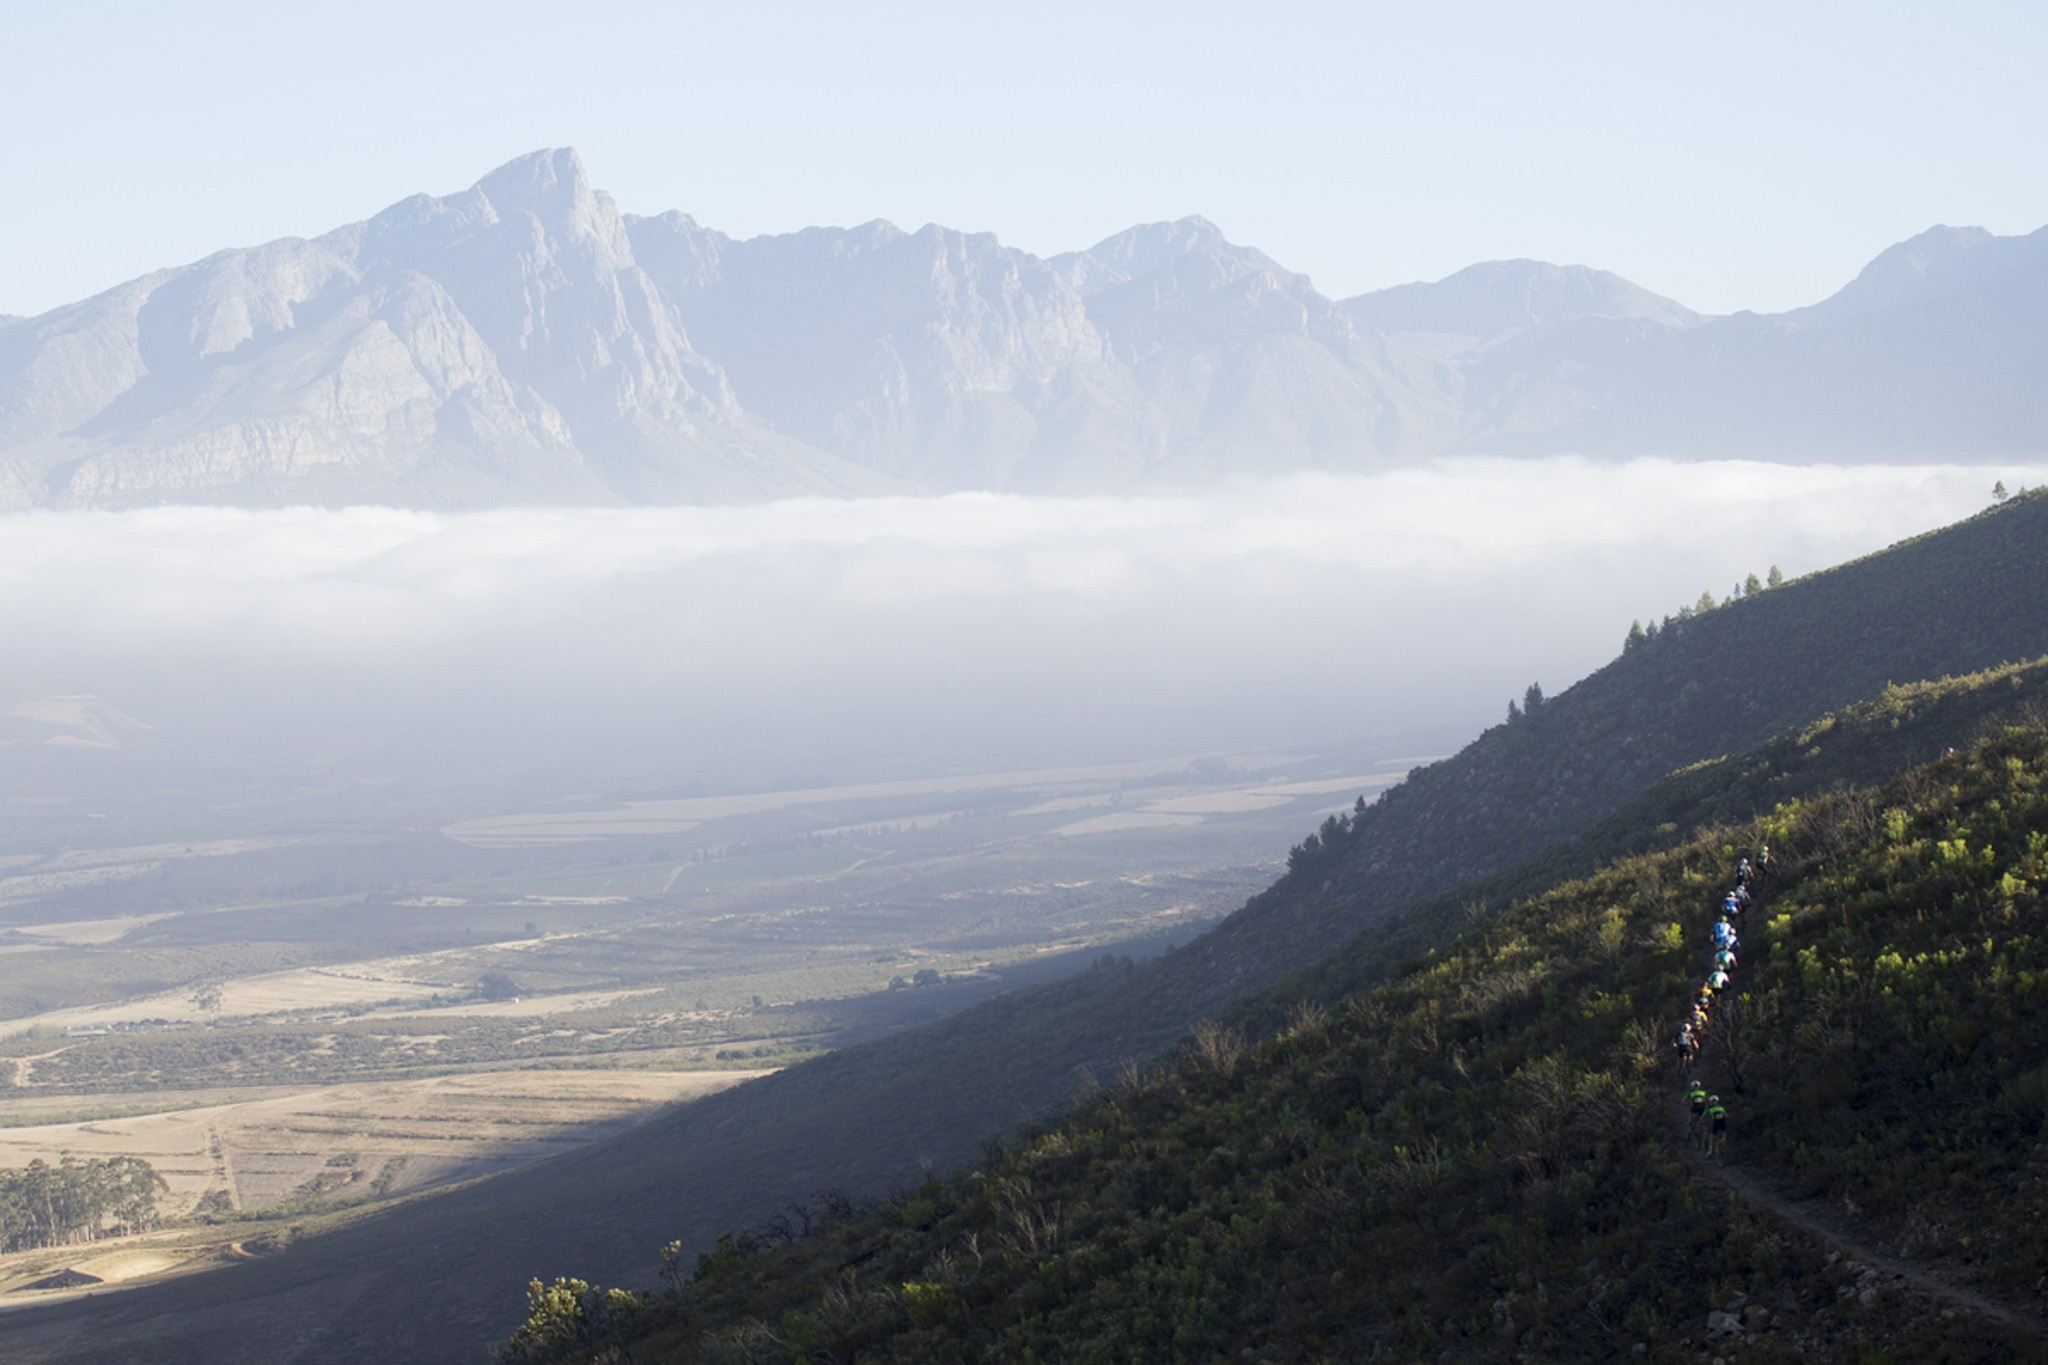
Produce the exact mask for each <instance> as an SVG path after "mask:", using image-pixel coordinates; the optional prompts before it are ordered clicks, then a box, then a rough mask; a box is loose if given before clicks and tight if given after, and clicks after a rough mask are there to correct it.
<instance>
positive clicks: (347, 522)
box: [0, 458, 2041, 820]
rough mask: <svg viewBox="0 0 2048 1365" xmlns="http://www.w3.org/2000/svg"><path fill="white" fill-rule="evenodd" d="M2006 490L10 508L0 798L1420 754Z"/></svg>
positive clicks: (1501, 484) (1355, 492)
mask: <svg viewBox="0 0 2048 1365" xmlns="http://www.w3.org/2000/svg"><path fill="white" fill-rule="evenodd" d="M2040 476H2041V475H2040V471H2039V470H2030V469H2029V468H2027V467H2026V466H2022V465H1999V466H1971V465H1961V466H1901V465H1880V466H1840V465H1808V466H1773V465H1762V464H1754V463H1744V462H1695V463H1675V462H1670V461H1663V460H1636V461H1631V462H1627V463H1621V464H1610V463H1602V462H1594V461H1587V460H1581V459H1574V458H1552V459H1542V460H1519V461H1518V460H1487V459H1452V460H1446V461H1442V462H1439V463H1436V464H1433V465H1431V466H1429V467H1427V468H1418V469H1407V470H1399V471H1393V472H1389V473H1385V474H1380V475H1367V476H1329V475H1303V476H1296V477H1293V478H1283V479H1273V480H1264V481H1245V482H1241V483H1237V484H1233V485H1230V486H1228V487H1225V488H1222V489H1219V490H1218V491H1216V492H1214V493H1211V494H1207V495H1197V496H1185V497H1161V498H1108V497H1097V498H1075V499H1055V498H1034V497H1026V496H1021V495H1011V494H988V493H962V494H954V495H950V496H945V497H936V498H879V499H865V500H830V499H799V500H793V501H783V502H774V503H766V504H759V505H754V506H746V507H718V508H706V507H679V508H641V509H573V508H556V509H540V508H530V509H501V510H495V511H487V512H474V513H431V512H417V511H405V510H396V509H390V508H363V507H359V508H348V509H341V510H331V511H330V510H314V509H304V508H298V509H282V510H277V511H247V510H237V509H224V508H206V507H176V508H157V509H147V510H135V511H128V512H73V513H53V512H24V513H15V514H10V515H8V516H7V517H6V518H5V519H4V520H0V630H4V632H5V634H6V636H7V638H8V639H9V641H10V642H11V645H12V647H11V648H10V649H9V650H8V652H7V654H6V656H5V660H4V663H0V670H4V671H0V683H4V692H0V697H4V700H5V702H6V704H7V706H8V707H9V708H11V709H10V710H9V711H8V712H7V719H6V727H7V728H6V730H5V735H6V744H7V748H6V749H5V750H4V751H0V752H5V753H7V754H9V755H10V757H9V758H8V759H7V761H6V768H5V771H6V774H7V776H6V781H7V783H8V786H9V789H10V799H11V800H13V801H15V802H16V803H17V805H16V809H17V811H23V810H25V809H27V808H24V807H22V806H21V805H19V803H20V802H21V801H23V800H26V799H33V800H34V801H35V802H36V803H38V804H37V806H36V807H35V809H36V810H37V811H39V812H41V813H42V815H45V816H54V815H56V814H57V813H58V812H59V811H64V810H69V811H71V813H72V814H73V815H82V814H84V812H83V811H82V810H80V809H79V808H78V807H79V804H80V803H81V802H83V803H84V804H94V803H95V802H96V803H97V805H95V812H96V813H99V814H106V813H107V812H105V811H102V810H99V807H100V806H105V805H107V804H108V803H109V802H110V801H111V802H114V803H115V804H116V805H118V804H120V803H121V801H123V800H133V799H146V800H148V801H150V802H154V801H155V800H156V799H158V798H159V797H160V796H161V794H162V792H163V791H165V790H166V789H172V790H186V789H188V788H190V787H191V786H192V785H193V784H195V783H196V784H198V786H199V787H200V788H201V789H204V788H206V787H208V786H210V785H212V784H216V783H218V784H225V785H227V786H232V787H235V788H238V789H241V790H244V791H249V790H258V789H261V790H268V791H273V792H276V793H279V794H283V793H290V792H294V791H314V790H318V791H323V792H333V793H335V794H336V795H337V799H341V800H344V801H348V800H353V799H355V798H354V797H352V796H350V793H356V794H358V795H360V794H361V793H362V792H364V791H365V790H374V791H375V792H376V793H377V799H379V800H388V799H394V798H396V797H398V796H400V795H403V796H405V797H406V798H407V799H410V798H411V797H414V796H422V795H425V794H428V793H432V794H434V796H435V800H436V801H438V802H450V803H453V804H452V806H438V807H437V809H441V810H442V811H443V813H445V814H455V813H464V812H467V811H468V810H470V809H473V808H490V807H493V806H495V805H499V804H502V803H503V802H505V801H508V800H510V801H514V802H530V801H534V800H542V801H553V800H559V799H562V798H565V797H569V796H572V795H577V796H582V797H584V798H585V799H588V798H590V797H592V796H602V795H610V796H618V795H621V794H640V795H646V794H664V795H666V794H705V793H716V792H727V791H745V790H759V789H763V788H768V787H791V786H813V787H814V786H825V785H832V784H835V783H846V782H856V781H868V780H874V779H881V778H890V779H894V778H905V777H928V776H938V775H948V774H959V773H973V772H989V771H1003V770H1014V769H1028V768H1040V767H1046V766H1050V765H1071V764H1090V763H1113V762H1128V761H1131V760H1138V759H1154V758H1161V757H1169V756H1173V755H1196V754H1214V753H1225V752H1230V751H1235V750H1250V749H1266V748H1285V747H1288V746H1301V745H1328V744H1335V743H1367V744H1376V743H1381V742H1385V743H1389V744H1393V745H1394V748H1395V749H1397V750H1402V749H1403V740H1404V737H1413V738H1414V741H1415V743H1419V744H1420V745H1421V747H1420V748H1419V749H1416V748H1415V744H1414V743H1410V744H1407V746H1406V750H1414V751H1415V752H1430V753H1434V752H1442V751H1447V750H1448V748H1453V747H1456V744H1457V743H1458V742H1461V741H1462V740H1463V739H1464V738H1466V737H1468V736H1469V735H1470V734H1472V733H1475V732H1476V731H1477V730H1478V729H1480V728H1482V727H1483V726H1485V725H1489V724H1492V723H1495V722H1497V721H1498V720H1499V719H1500V718H1501V715H1502V711H1503V708H1504V704H1505V702H1506V700H1507V699H1508V698H1510V697H1518V696H1519V695H1520V694H1521V692H1522V690H1523V689H1524V688H1525V687H1526V686H1527V685H1528V684H1529V683H1530V682H1531V681H1538V682H1541V683H1542V684H1543V685H1544V686H1545V687H1546V688H1548V689H1550V690H1551V691H1557V690H1560V689H1561V688H1562V687H1563V686H1565V685H1566V684H1568V683H1570V682H1571V681H1573V680H1575V679H1576V678H1578V677H1580V676H1582V675H1583V674H1585V673H1586V672H1588V671H1590V670H1591V669H1593V668H1595V667H1597V666H1599V665H1600V664H1602V663H1604V662H1606V660H1608V659H1609V658H1611V657H1612V656H1613V655H1614V654H1615V653H1616V652H1617V651H1618V649H1619V646H1620V643H1621V637H1622V635H1623V634H1624V633H1625V632H1626V630H1627V628H1628V625H1629V623H1630V621H1631V620H1633V619H1642V620H1644V621H1646V622H1647V621H1654V620H1656V619H1658V618H1660V617H1662V616H1666V615H1670V614H1672V613H1674V612H1676V611H1677V610H1678V608H1679V607H1681V606H1689V605H1691V604H1692V603H1693V602H1694V601H1695V600H1696V599H1697V598H1698V596H1699V595H1700V593H1701V592H1702V591H1703V590H1704V591H1709V592H1711V593H1713V594H1714V595H1715V596H1716V598H1717V599H1718V598H1721V597H1725V596H1726V595H1728V594H1729V593H1730V592H1731V590H1732V589H1733V588H1734V587H1735V586H1736V585H1737V584H1739V583H1740V582H1741V581H1742V580H1743V579H1744V578H1745V576H1746V575H1748V574H1752V573H1754V574H1758V575H1762V574H1764V573H1766V572H1767V571H1768V569H1769V568H1771V567H1772V566H1773V565H1775V566H1778V567H1780V568H1781V569H1782V570H1783V572H1784V573H1786V574H1787V575H1797V574H1799V573H1802V572H1805V571H1808V570H1810V569H1812V568H1816V567H1821V566H1825V565H1827V564H1831V563H1835V562H1838V561H1840V560H1843V559H1846V558H1850V557H1853V556H1854V555H1857V554H1861V553H1865V552H1867V551H1870V550H1873V549H1877V548H1880V547H1882V546H1883V545H1884V544H1887V543H1889V542H1890V541H1893V540H1896V539H1898V538H1900V537H1903V536H1906V535H1911V534H1916V533H1918V532H1920V531H1923V530H1926V529H1929V528H1931V527H1933V526H1935V525H1937V524H1940V523H1942V522H1944V521H1947V520H1951V519H1953V518H1955V517H1956V516H1959V515H1963V514H1965V513H1967V512H1969V511H1971V510H1974V509H1975V508H1977V507H1979V506H1982V505H1983V504H1985V503H1986V502H1988V501H1989V490H1990V487H1991V485H1992V483H1993V482H1994V481H1997V480H1999V479H2003V480H2004V481H2005V482H2006V483H2007V484H2008V485H2011V486H2014V487H2017V486H2019V485H2021V484H2022V483H2025V482H2028V481H2038V480H2039V478H2040ZM66 698H69V699H74V700H72V701H70V702H65V701H64V700H62V699H66ZM52 699H57V700H52ZM78 699H84V700H78ZM115 716H117V717H122V718H126V719H125V720H122V719H115V720H109V719H108V717H115ZM1406 750H1403V751H1406ZM1386 752H1393V750H1387V751H1386ZM138 780H140V781H141V786H140V787H138V788H137V789H136V791H135V792H133V793H130V794H129V796H127V797H123V796H121V795H120V793H121V792H122V790H123V788H124V784H126V783H129V782H133V781H138ZM364 783H372V784H374V786H373V787H372V788H369V789H366V788H364V787H363V784H364ZM88 793H91V794H93V796H92V801H86V794H88ZM143 793H148V794H149V795H148V796H147V797H146V798H144V797H143V796H142V794H143ZM52 801H56V802H58V804H57V805H56V806H50V805H48V804H47V803H49V802H52ZM352 809H357V812H358V813H361V811H360V809H359V808H352ZM188 814H189V812H188ZM248 818H251V819H259V820H260V819H261V818H263V817H262V816H261V815H260V814H255V813H252V814H251V815H250V816H249V817H248Z"/></svg>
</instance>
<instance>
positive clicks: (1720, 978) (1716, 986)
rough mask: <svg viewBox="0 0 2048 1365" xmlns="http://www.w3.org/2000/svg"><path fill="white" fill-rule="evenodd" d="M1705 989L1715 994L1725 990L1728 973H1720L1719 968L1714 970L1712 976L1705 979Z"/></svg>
mask: <svg viewBox="0 0 2048 1365" xmlns="http://www.w3.org/2000/svg"><path fill="white" fill-rule="evenodd" d="M1707 989H1709V990H1711V991H1715V992H1717V993H1718V992H1720V991H1725V990H1727V989H1728V973H1726V972H1724V971H1722V970H1721V969H1720V968H1719V967H1716V968H1714V974H1713V975H1712V976H1710V977H1708V978H1707Z"/></svg>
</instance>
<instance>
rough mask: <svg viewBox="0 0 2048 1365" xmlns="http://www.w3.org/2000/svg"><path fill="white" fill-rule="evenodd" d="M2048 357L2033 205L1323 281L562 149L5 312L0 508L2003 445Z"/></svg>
mask: <svg viewBox="0 0 2048 1365" xmlns="http://www.w3.org/2000/svg"><path fill="white" fill-rule="evenodd" d="M2044 358H2048V229H2043V230H2042V231H2039V232H2035V233H2033V234H2030V235H2027V236H2023V237H1998V236H1994V235H1992V234H1990V233H1988V232H1985V231H1984V230H1982V229H1980V228H1947V227H1937V228H1934V229H1931V230H1929V231H1928V232H1925V233H1923V234H1921V235H1920V236H1918V237H1915V238H1913V239H1911V240H1910V241H1907V242H1903V243H1900V244H1899V245H1897V246H1895V247H1892V248H1891V249H1890V250H1888V251H1886V252H1884V253H1883V254H1882V255H1880V256H1879V257H1878V258H1877V259H1876V260H1874V261H1872V262H1871V264H1870V265H1869V266H1868V267H1867V268H1865V269H1864V271H1863V272H1862V273H1861V274H1859V275H1858V276H1857V277H1856V279H1855V280H1853V281H1851V282H1850V283H1849V284H1848V285H1846V286H1845V287H1844V288H1843V289H1841V290H1840V291H1839V292H1837V293H1836V294H1834V295H1833V296H1832V297H1830V298H1828V299H1826V300H1824V301H1822V302H1820V303H1817V304H1814V305H1813V306H1811V307H1807V308H1801V309H1795V310H1793V311H1791V312H1788V313H1782V314H1776V315H1768V316H1766V315H1758V314H1753V313H1738V314H1735V315H1733V316H1729V317H1718V318H1712V317H1703V316H1701V315H1699V314H1697V313H1694V312H1693V311H1691V310H1690V309H1687V308H1685V307H1684V306H1683V305H1681V304H1678V303H1676V302H1673V301H1672V300H1670V299H1666V298H1662V297H1660V296H1658V295H1656V294H1653V293H1651V292H1649V291H1647V290H1644V289H1642V288H1639V287H1638V286H1636V285H1633V284H1631V283H1630V282H1628V281H1627V280H1624V279H1622V278H1620V277H1619V276H1616V275H1613V274H1610V273H1607V272H1604V271H1598V270H1593V269H1589V268H1587V267H1584V266H1556V265H1550V264H1546V263H1543V262H1538V261H1495V262H1488V263H1485V264H1481V265H1475V266H1472V267H1470V268H1468V269H1466V270H1462V271H1459V272H1458V273H1457V274H1454V275H1452V276H1450V277H1449V278H1447V279H1444V280H1441V281H1438V282H1436V283H1432V284H1411V285H1403V286H1400V287H1398V288H1393V289H1386V290H1380V291H1378V292H1375V293H1369V294H1364V295H1361V296H1359V297H1356V298H1352V299H1345V300H1335V299H1331V298H1328V297H1326V296H1324V295H1323V294H1321V293H1319V292H1318V291H1317V290H1316V289H1315V288H1314V286H1313V285H1312V283H1311V282H1310V281H1309V279H1308V278H1307V277H1306V276H1304V275H1300V274H1296V273H1294V272H1292V271H1289V270H1287V269H1286V268H1285V267H1283V266H1281V265H1280V264H1279V263H1277V262H1275V261H1274V260H1272V259H1271V258H1270V257H1268V256H1266V255H1265V254H1264V253H1262V252H1260V251H1257V250H1255V249H1252V248H1250V247H1244V246H1239V245H1236V244H1233V243H1231V242H1230V241H1228V240H1227V239H1226V238H1225V237H1224V236H1223V234H1222V232H1221V231H1220V230H1219V229H1217V227H1216V226H1215V225H1214V224H1211V223H1209V222H1207V221H1206V220H1204V219H1201V218H1185V219H1181V220H1180V221H1178V222H1171V223H1153V224H1147V225H1144V226H1140V227H1134V228H1131V229H1130V230H1128V231H1126V232H1123V233H1120V234H1118V235H1116V236H1114V237H1111V238H1109V239H1108V240H1106V241H1103V242H1101V243H1098V244H1097V245H1095V246H1094V247H1091V248H1089V249H1088V250H1086V251H1079V252H1071V253H1067V254H1064V255H1058V256H1053V257H1050V258H1041V257H1038V256H1034V255H1032V254H1030V253H1028V252H1024V251H1020V250H1017V249H1015V248H1012V247H1006V246H1004V245H1003V244H1002V243H1000V242H999V241H998V240H997V239H996V238H995V237H993V236H991V235H989V234H986V233H965V232H958V231H954V230H952V229H948V228H943V227H938V226H926V227H924V228H921V229H919V230H918V231H916V232H905V231H903V230H902V229H900V228H897V227H895V226H893V225H892V224H889V223H886V222H879V221H878V222H873V223H868V224H865V225H863V226H860V227H854V228H807V229H805V230H803V231H801V232H796V233H790V234H784V235H774V236H762V237H755V238H751V239H748V240H736V239H734V238H731V237H728V236H726V235H725V234H723V233H720V232H717V231H715V230H713V229H710V228H706V227H703V226H701V225H699V224H698V223H697V222H696V221H695V220H694V219H692V218H691V217H689V216H688V215H686V214H682V213H677V212H671V213H664V214H661V215H659V216H656V217H638V216H635V215H631V214H625V213H622V212H620V210H619V209H618V207H617V206H616V205H615V204H614V203H613V201H612V200H611V198H610V197H609V196H607V195H605V194H604V193H602V192H601V191H598V190H596V189H593V188H592V186H591V184H590V181H589V178H588V176H587V175H586V173H585V170H584V167H583V165H582V162H581V160H580V159H579V158H578V157H577V155H576V153H575V152H573V151H571V150H566V149H564V150H554V151H545V152H537V153H534V154H532V155H529V156H526V157H522V158H520V159H518V160H516V161H513V162H511V163H509V164H508V165H506V166H503V167H501V168H499V169H498V170H496V171H493V172H492V173H491V174H489V175H487V176H485V177H484V178H483V179H482V180H480V181H478V182H477V183H476V185H474V186H473V187H471V188H470V189H469V190H467V191H464V192H463V193H460V194H456V195H451V196H448V197H446V198H438V199H437V198H433V197H430V196H427V195H415V196H414V197H412V198H410V199H406V200H404V201H402V202H400V203H398V204H395V205H393V206H392V207H390V208H388V209H386V210H384V211H383V212H382V213H379V214H377V215H376V216H375V217H373V218H371V219H369V220H368V221H366V222H362V223H356V224H351V225H349V226H346V227H342V228H337V229H336V230H334V231H332V232H329V233H327V234H325V235H323V236H320V237H316V238H313V239H310V240H301V239H296V238H287V239H283V240H280V241H276V242H271V243H268V244H266V245H263V246H259V247H253V248H247V249H236V250H229V251H223V252H220V253H218V254H216V255H213V256H210V257H208V258H207V259H205V260H203V261H199V262H196V263H194V264H191V265H187V266H182V267H176V268H171V269H165V270H160V271H156V272H154V273H152V274H149V275H145V276H143V277H142V278H140V279H136V280H131V281H129V282H127V283H125V284H122V285H119V286H117V287H115V288H113V289H110V290H108V291H106V292H105V293H102V294H99V295H97V296H95V297H93V298H90V299H86V300H83V301H81V302H78V303H74V304H70V305H67V306H65V307H61V308H57V309H55V310H52V311H51V312H48V313H45V314H43V315H41V316H39V317H32V318H0V508H9V507H16V508H18V507H31V506H48V507H121V506H135V505H146V504H154V503H165V502H222V503H233V504H244V505H253V506H265V505H279V504H285V503H306V502H311V503H323V504H345V503H359V502H386V503H395V504H399V505H406V506H419V507H437V508H462V507H479V506H493V505H506V504H532V503H541V504H596V505H607V504H635V503H676V502H703V503H715V502H746V501H755V500H761V499H767V498H774V497H779V496H789V495H798V494H821V495H828V496H847V495H862V494H880V493H892V492H895V493H931V492H949V491H956V490H964V489H993V490H1006V491H1018V492H1036V493H1062V494H1091V493H1108V492H1124V491H1169V490H1177V489H1188V488H1196V487H1202V486H1206V485H1209V484H1212V483H1214V482H1215V481H1217V480H1220V479H1228V478H1231V477H1242V476H1256V475H1264V474H1274V473H1285V472H1291V471H1298V470H1309V469H1324V470H1349V471H1361V470H1373V469H1381V468H1386V467H1389V466H1394V465H1402V464H1409V463H1415V462H1419V461H1424V460H1427V459H1429V458H1431V457H1434V456H1439V455H1445V454H1506V455H1532V456H1533V455H1544V454H1554V453H1580V454H1586V455H1593V456H1599V457H1624V456H1633V455H1646V454H1649V455H1666V456H1674V457H1679V458H1707V457H1758V458H1770V459H1779V460H1790V461H1801V460H1833V459H1859V460H1870V459H1880V460H1893V459H1897V460H1906V459H1916V460H1917V459H1925V460H1936V461H1939V460H1950V459H1967V458H1981V457H1996V456H2009V455H2017V454H2037V453H2039V452H2041V451H2043V450H2044V449H2048V403H2044V402H2043V401H2042V398H2041V396H2040V387H2039V384H2038V382H2037V380H2038V376H2039V375H2040V374H2041V373H2042V370H2043V360H2044Z"/></svg>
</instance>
